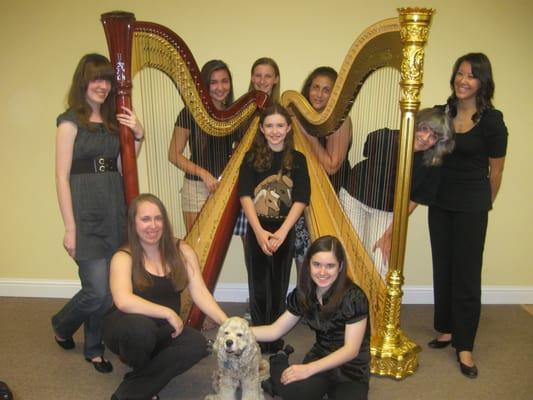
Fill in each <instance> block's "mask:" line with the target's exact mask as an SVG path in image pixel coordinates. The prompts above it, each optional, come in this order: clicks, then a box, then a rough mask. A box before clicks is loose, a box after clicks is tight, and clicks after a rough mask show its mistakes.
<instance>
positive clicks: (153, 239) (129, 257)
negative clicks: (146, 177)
mask: <svg viewBox="0 0 533 400" xmlns="http://www.w3.org/2000/svg"><path fill="white" fill-rule="evenodd" d="M110 285H111V293H112V294H113V301H114V303H115V307H116V309H114V310H113V311H112V312H111V313H109V315H107V316H106V318H105V321H104V340H105V343H106V345H107V346H108V347H109V349H110V350H111V351H112V352H114V353H116V354H118V355H119V356H120V358H121V359H122V360H123V361H124V362H125V363H126V364H128V365H130V366H131V367H132V368H133V370H132V371H131V372H129V373H127V374H126V375H125V376H124V380H123V381H122V383H121V384H120V386H119V387H118V388H117V390H116V391H115V393H114V394H113V396H112V399H114V400H120V399H134V398H135V399H157V398H158V396H157V393H158V392H159V391H160V390H161V389H162V388H163V387H165V386H166V384H167V383H168V382H169V381H170V380H171V379H172V378H174V377H175V376H177V375H179V374H181V373H183V372H185V371H186V370H188V369H189V368H191V367H192V366H193V365H194V364H196V363H197V362H198V361H200V359H202V358H203V357H204V356H205V355H207V352H206V340H205V339H204V337H203V336H202V334H201V333H199V332H198V331H196V330H194V329H192V328H189V327H187V326H184V323H183V321H182V319H181V318H180V316H179V313H180V293H181V291H182V290H183V289H185V288H187V289H188V290H189V293H190V295H191V298H192V300H193V302H194V303H195V304H196V305H197V306H198V307H199V308H200V310H202V311H203V312H204V313H206V314H207V315H209V316H210V317H211V318H212V319H213V320H215V321H216V322H217V323H222V322H223V321H224V320H225V319H226V318H227V317H226V314H225V313H224V312H223V311H222V310H221V309H220V307H219V306H218V304H217V303H216V302H215V300H214V298H213V296H212V295H211V293H210V292H209V290H207V288H206V286H205V284H204V281H203V279H202V274H201V272H200V268H199V266H198V259H197V257H196V254H195V252H194V250H193V249H192V248H191V247H190V246H189V245H187V244H186V243H185V242H182V241H179V242H178V246H177V247H176V241H175V239H174V236H173V234H172V228H171V226H170V222H169V219H168V215H167V212H166V210H165V207H164V206H163V204H162V203H161V201H160V200H159V199H158V198H157V197H155V196H153V195H151V194H141V195H139V196H138V197H136V198H135V199H134V200H133V201H132V203H131V204H130V206H129V209H128V244H127V245H126V246H124V247H122V248H121V249H120V250H119V251H118V252H117V253H116V254H115V255H114V256H113V259H112V261H111V276H110Z"/></svg>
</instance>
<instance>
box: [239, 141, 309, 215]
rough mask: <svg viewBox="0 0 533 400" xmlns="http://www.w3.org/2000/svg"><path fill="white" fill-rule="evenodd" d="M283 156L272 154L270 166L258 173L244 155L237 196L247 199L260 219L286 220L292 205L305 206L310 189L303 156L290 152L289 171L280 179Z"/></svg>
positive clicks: (248, 156) (247, 155) (280, 153)
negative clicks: (291, 159)
mask: <svg viewBox="0 0 533 400" xmlns="http://www.w3.org/2000/svg"><path fill="white" fill-rule="evenodd" d="M282 157H283V152H281V151H280V152H273V157H272V166H271V168H270V169H269V170H267V171H262V172H259V171H257V170H256V169H255V168H254V166H253V162H252V161H251V153H250V152H248V153H246V155H245V157H244V161H243V163H242V165H241V169H240V172H239V184H238V195H239V197H243V196H250V197H251V198H252V199H253V201H254V205H255V211H256V213H257V215H258V216H259V217H260V218H265V219H270V220H272V219H280V218H285V217H286V216H287V214H288V213H289V210H290V208H291V207H292V204H293V203H294V202H301V203H305V204H308V203H309V196H310V193H311V187H310V182H309V173H308V171H307V162H306V160H305V156H304V155H303V154H302V153H300V152H299V151H296V150H293V162H292V169H291V170H290V171H286V170H284V171H283V172H282V176H281V179H280V178H279V177H278V173H279V171H280V169H281V165H282Z"/></svg>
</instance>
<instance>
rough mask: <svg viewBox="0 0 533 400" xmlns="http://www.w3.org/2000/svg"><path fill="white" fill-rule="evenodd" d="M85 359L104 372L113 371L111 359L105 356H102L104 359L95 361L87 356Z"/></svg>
mask: <svg viewBox="0 0 533 400" xmlns="http://www.w3.org/2000/svg"><path fill="white" fill-rule="evenodd" d="M85 361H87V362H90V363H91V364H92V365H93V367H94V369H95V370H97V371H98V372H100V373H102V374H109V373H110V372H111V371H113V364H111V361H108V360H106V359H104V357H102V361H93V360H91V359H90V358H85Z"/></svg>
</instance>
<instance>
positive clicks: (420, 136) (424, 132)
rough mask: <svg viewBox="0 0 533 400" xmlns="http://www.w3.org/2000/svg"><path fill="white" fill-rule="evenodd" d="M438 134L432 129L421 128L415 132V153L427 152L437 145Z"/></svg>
mask: <svg viewBox="0 0 533 400" xmlns="http://www.w3.org/2000/svg"><path fill="white" fill-rule="evenodd" d="M437 140H438V138H437V134H436V133H435V132H433V130H432V129H431V128H428V127H426V126H421V127H419V128H418V129H417V131H416V132H415V143H414V151H415V152H416V151H426V150H428V149H430V148H432V147H433V146H434V145H435V143H437Z"/></svg>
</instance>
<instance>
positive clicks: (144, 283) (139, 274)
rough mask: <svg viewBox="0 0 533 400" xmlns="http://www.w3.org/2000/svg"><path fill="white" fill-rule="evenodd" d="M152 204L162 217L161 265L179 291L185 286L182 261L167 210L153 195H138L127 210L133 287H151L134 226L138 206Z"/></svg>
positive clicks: (141, 288)
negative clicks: (168, 272)
mask: <svg viewBox="0 0 533 400" xmlns="http://www.w3.org/2000/svg"><path fill="white" fill-rule="evenodd" d="M144 202H148V203H152V204H154V205H155V206H156V207H157V208H159V211H160V212H161V216H162V217H163V234H162V235H161V240H160V241H159V253H160V255H161V264H162V265H163V266H167V267H168V268H169V270H170V274H169V275H170V280H171V282H172V284H173V286H174V288H175V289H176V291H181V290H183V289H184V288H185V287H186V286H187V283H188V282H187V271H186V270H185V265H184V263H183V260H182V258H181V256H180V254H178V248H177V246H178V245H179V243H178V244H177V243H176V239H175V238H174V234H173V233H172V226H171V225H170V220H169V218H168V214H167V210H166V209H165V206H164V205H163V203H162V202H161V200H159V198H157V197H156V196H154V195H153V194H150V193H143V194H140V195H138V196H137V197H136V198H135V199H133V201H132V202H131V204H130V205H129V208H128V246H127V248H129V250H130V253H131V260H132V261H131V262H132V280H133V286H134V287H135V288H136V289H139V290H144V289H146V288H147V287H149V286H151V285H152V278H151V276H150V274H149V273H148V272H147V271H146V269H145V267H144V249H143V247H142V245H141V242H140V240H139V234H138V233H137V228H136V224H135V218H136V216H137V210H138V209H139V206H140V205H141V204H142V203H144Z"/></svg>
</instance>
